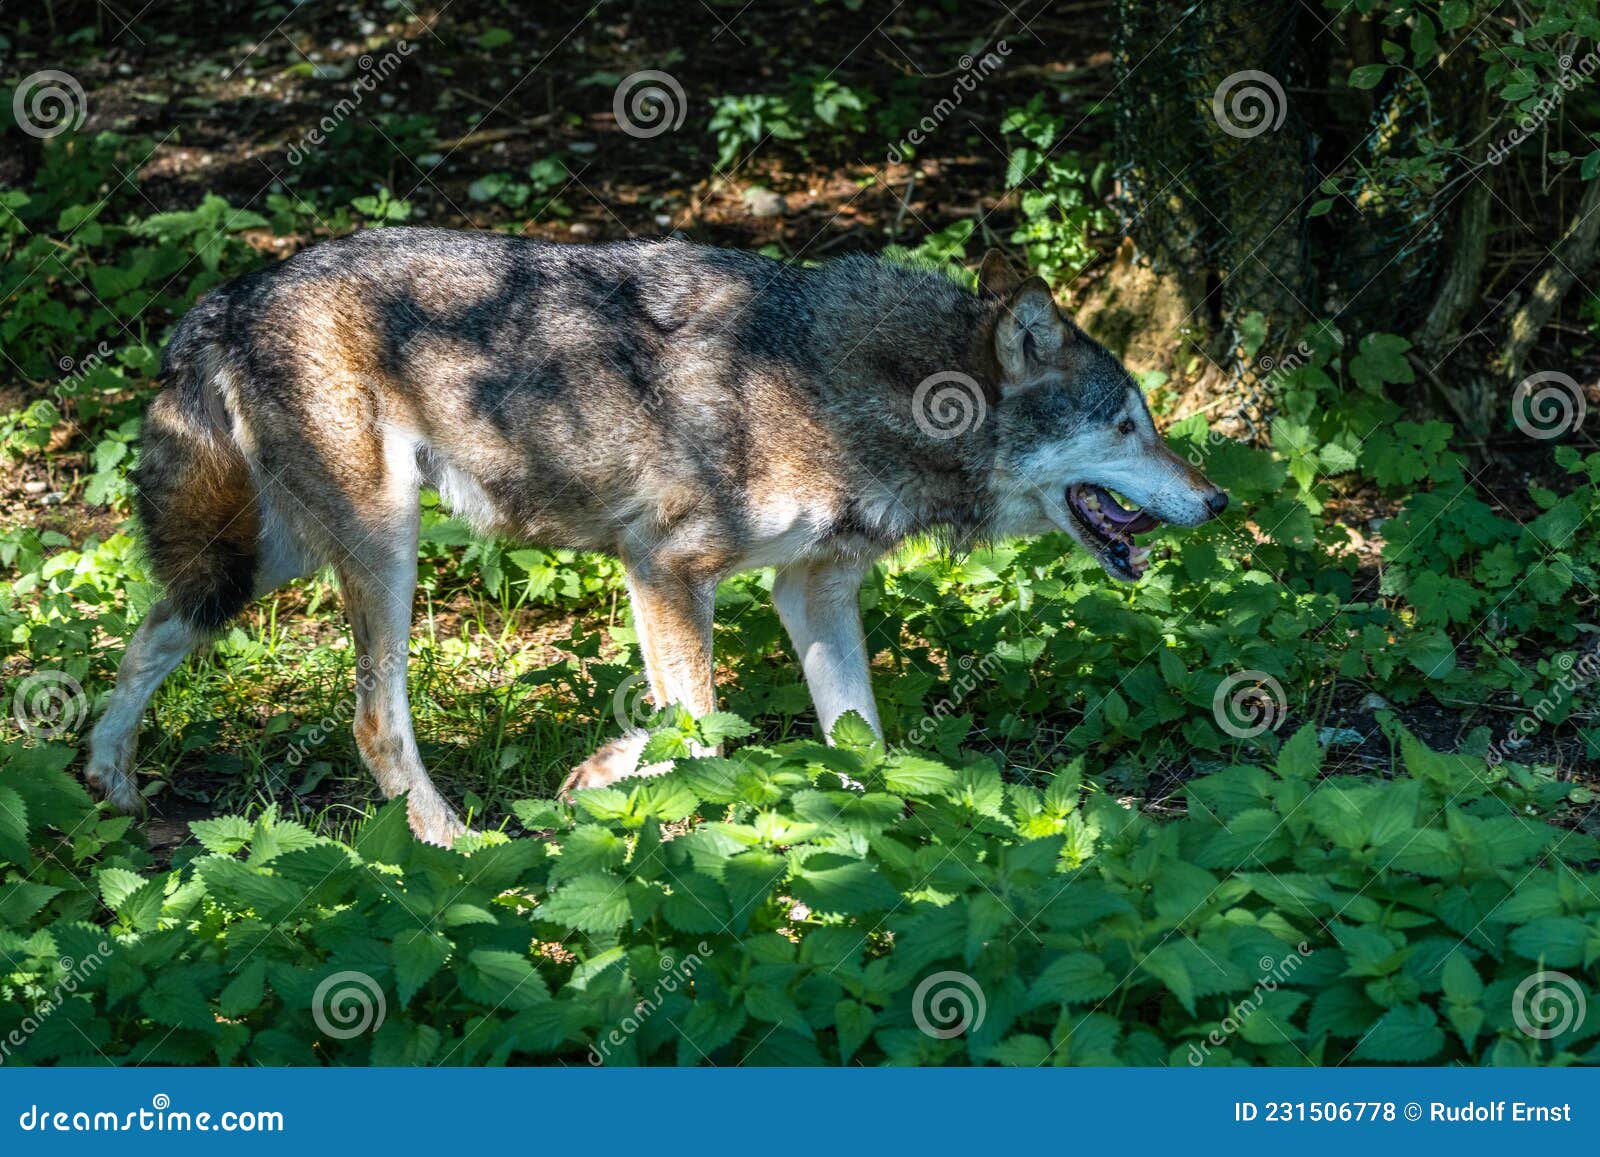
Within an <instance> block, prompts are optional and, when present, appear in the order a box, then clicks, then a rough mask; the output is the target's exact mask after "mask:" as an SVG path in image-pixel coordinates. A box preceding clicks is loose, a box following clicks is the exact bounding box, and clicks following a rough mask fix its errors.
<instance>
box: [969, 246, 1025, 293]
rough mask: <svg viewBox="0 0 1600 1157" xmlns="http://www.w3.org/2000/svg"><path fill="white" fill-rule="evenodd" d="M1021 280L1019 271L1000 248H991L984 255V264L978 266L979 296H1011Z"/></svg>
mask: <svg viewBox="0 0 1600 1157" xmlns="http://www.w3.org/2000/svg"><path fill="white" fill-rule="evenodd" d="M1019 280H1020V278H1018V277H1017V271H1016V270H1015V269H1013V268H1012V267H1011V262H1010V261H1008V260H1006V255H1005V254H1004V253H1002V252H1000V250H998V249H991V250H989V252H987V253H985V254H984V255H983V264H982V265H980V266H978V296H979V297H999V298H1007V297H1010V296H1011V295H1012V294H1013V293H1014V292H1016V288H1017V282H1018V281H1019Z"/></svg>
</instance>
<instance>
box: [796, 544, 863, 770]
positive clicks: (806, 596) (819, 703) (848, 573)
mask: <svg viewBox="0 0 1600 1157" xmlns="http://www.w3.org/2000/svg"><path fill="white" fill-rule="evenodd" d="M864 574H866V568H864V567H860V566H855V565H851V564H847V563H843V562H820V563H791V564H790V565H789V566H786V567H781V568H780V569H779V570H778V576H777V578H776V580H775V581H774V582H773V584H772V602H773V605H774V606H776V607H777V608H778V618H780V619H782V620H783V626H784V629H785V630H787V631H788V632H789V638H790V640H791V641H792V642H793V643H794V649H795V653H796V654H797V655H798V656H799V658H800V666H801V668H802V669H803V670H804V671H805V673H806V686H807V687H809V688H810V689H811V701H812V703H814V704H815V705H816V708H817V722H818V724H819V725H820V726H821V727H822V734H823V735H824V736H825V737H827V738H828V740H829V742H832V732H833V725H834V724H835V723H836V722H838V719H839V717H840V716H841V715H843V714H845V713H846V712H847V711H854V712H856V713H858V714H859V715H860V716H861V717H862V718H863V719H865V720H866V721H867V723H868V725H869V726H870V727H871V728H872V730H873V731H875V732H876V733H877V734H878V735H879V736H880V737H881V736H882V735H883V725H882V724H881V723H879V722H878V707H877V704H876V703H874V702H873V698H872V673H871V670H870V668H869V666H868V655H867V643H866V638H865V636H864V635H863V633H862V630H861V579H862V576H863V575H864Z"/></svg>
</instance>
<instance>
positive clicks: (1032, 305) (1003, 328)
mask: <svg viewBox="0 0 1600 1157" xmlns="http://www.w3.org/2000/svg"><path fill="white" fill-rule="evenodd" d="M1071 340H1072V326H1071V325H1069V324H1068V323H1067V321H1066V319H1065V318H1063V317H1062V316H1061V311H1060V310H1059V309H1057V308H1056V301H1055V298H1054V297H1052V296H1051V295H1050V287H1049V286H1048V285H1046V284H1045V282H1044V279H1043V278H1040V277H1030V278H1028V280H1027V281H1025V282H1023V283H1022V285H1021V287H1019V288H1018V289H1017V291H1016V292H1015V293H1013V294H1012V295H1011V299H1010V300H1009V301H1007V302H1006V304H1005V305H1004V306H1003V307H1002V308H1001V310H1000V316H999V318H998V319H997V320H996V322H995V327H994V352H995V357H996V358H998V359H999V361H1000V368H1001V370H1003V371H1004V372H1005V375H1006V377H1008V378H1011V379H1021V378H1024V377H1026V376H1027V374H1028V371H1029V370H1030V369H1037V368H1038V367H1039V366H1044V365H1050V364H1051V363H1053V362H1055V361H1056V360H1057V358H1058V357H1059V356H1060V354H1061V350H1062V348H1063V347H1065V346H1066V345H1067V343H1068V342H1070V341H1071Z"/></svg>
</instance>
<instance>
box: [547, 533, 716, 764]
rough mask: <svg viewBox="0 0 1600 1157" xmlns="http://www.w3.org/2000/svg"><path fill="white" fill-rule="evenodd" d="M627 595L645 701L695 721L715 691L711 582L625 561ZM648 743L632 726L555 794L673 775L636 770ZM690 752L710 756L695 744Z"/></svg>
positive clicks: (713, 699) (713, 698)
mask: <svg viewBox="0 0 1600 1157" xmlns="http://www.w3.org/2000/svg"><path fill="white" fill-rule="evenodd" d="M628 594H629V597H630V600H631V601H632V603H633V627H634V631H635V633H636V634H637V635H638V637H639V651H640V653H641V654H642V655H643V656H644V669H645V674H646V675H647V676H648V677H649V680H650V698H651V700H652V701H653V702H654V703H655V705H656V706H657V707H665V706H667V705H668V704H671V703H677V704H679V705H681V706H683V707H685V708H687V709H688V711H689V712H690V713H691V714H692V715H694V716H695V718H697V719H698V718H699V717H700V716H702V715H705V714H706V713H707V712H710V711H712V710H714V709H715V708H716V703H717V692H716V686H715V683H714V681H713V676H712V666H711V617H712V604H713V602H714V599H715V595H716V580H715V579H709V578H698V577H690V576H688V575H686V574H684V573H682V572H681V571H678V570H674V569H671V568H665V567H658V566H644V565H638V564H630V565H629V567H628ZM648 739H649V735H648V734H647V733H646V732H645V731H644V730H643V729H642V728H635V729H634V730H632V731H629V732H628V733H627V734H626V735H624V736H623V737H622V738H620V739H615V740H612V741H611V742H610V743H607V744H605V745H604V746H603V747H601V748H600V749H599V750H598V751H596V752H595V753H594V754H593V755H591V756H590V757H589V758H588V759H586V760H584V761H583V762H582V763H580V764H579V765H578V766H577V767H575V768H573V769H572V773H571V774H570V775H568V776H567V778H566V779H565V780H564V781H563V782H562V784H561V794H562V795H566V794H568V793H569V792H572V791H576V790H578V789H581V788H588V787H605V786H606V785H608V784H612V783H616V782H617V781H618V780H620V779H628V778H632V777H637V776H646V775H660V774H662V773H663V772H666V771H670V770H672V764H671V763H670V762H668V763H652V764H647V765H645V766H644V767H640V766H639V756H640V755H641V754H642V753H643V751H644V745H645V742H646V741H647V740H648ZM694 753H695V754H696V755H714V754H716V752H715V751H714V750H713V749H710V748H702V747H699V746H696V747H695V748H694Z"/></svg>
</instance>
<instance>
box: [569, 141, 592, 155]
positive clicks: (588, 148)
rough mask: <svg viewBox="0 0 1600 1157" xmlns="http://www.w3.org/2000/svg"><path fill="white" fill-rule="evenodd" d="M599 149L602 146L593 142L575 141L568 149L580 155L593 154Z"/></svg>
mask: <svg viewBox="0 0 1600 1157" xmlns="http://www.w3.org/2000/svg"><path fill="white" fill-rule="evenodd" d="M599 147H600V146H599V145H597V144H595V143H594V142H593V141H573V142H572V143H571V144H570V145H568V146H567V148H568V149H569V150H571V151H572V152H574V153H579V154H588V153H592V152H594V151H595V150H596V149H598V148H599Z"/></svg>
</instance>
